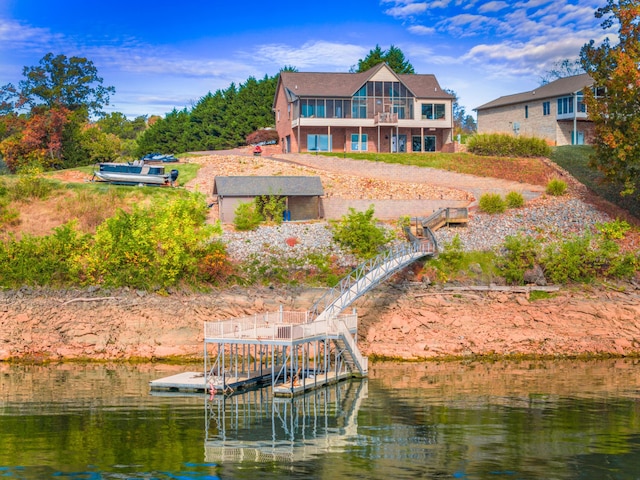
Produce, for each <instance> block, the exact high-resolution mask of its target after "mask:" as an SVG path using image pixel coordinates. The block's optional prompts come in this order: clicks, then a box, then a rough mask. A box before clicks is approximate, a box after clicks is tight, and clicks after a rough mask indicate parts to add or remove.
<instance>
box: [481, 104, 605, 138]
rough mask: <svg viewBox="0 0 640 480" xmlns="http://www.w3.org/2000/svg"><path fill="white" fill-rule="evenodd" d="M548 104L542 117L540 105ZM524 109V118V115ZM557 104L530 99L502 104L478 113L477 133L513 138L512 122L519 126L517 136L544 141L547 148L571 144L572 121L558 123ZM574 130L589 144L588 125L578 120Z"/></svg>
mask: <svg viewBox="0 0 640 480" xmlns="http://www.w3.org/2000/svg"><path fill="white" fill-rule="evenodd" d="M544 102H549V107H550V112H549V114H548V115H544V114H543V103H544ZM525 106H527V107H528V109H527V110H528V117H527V116H526V114H525ZM557 113H558V106H557V101H556V99H555V98H552V99H540V100H533V101H531V102H528V103H526V104H525V103H521V104H517V105H506V106H503V107H496V108H491V109H487V110H480V111H478V133H481V134H482V133H507V134H509V135H514V134H515V133H514V130H513V125H514V123H519V124H520V131H519V133H518V135H520V136H525V137H537V138H542V139H545V140H547V142H548V143H549V144H550V145H571V131H572V130H573V122H572V121H562V122H558V121H557V120H556V117H557ZM578 131H579V132H583V133H584V141H585V143H587V144H589V143H591V142H592V139H593V125H592V124H591V122H586V121H579V122H578Z"/></svg>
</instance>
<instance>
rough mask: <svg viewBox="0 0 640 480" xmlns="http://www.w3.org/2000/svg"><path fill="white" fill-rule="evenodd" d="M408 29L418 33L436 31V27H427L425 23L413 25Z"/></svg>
mask: <svg viewBox="0 0 640 480" xmlns="http://www.w3.org/2000/svg"><path fill="white" fill-rule="evenodd" d="M407 30H409V31H410V32H411V33H414V34H416V35H432V34H434V33H435V32H436V29H435V28H433V27H425V26H424V25H412V26H410V27H409V28H407Z"/></svg>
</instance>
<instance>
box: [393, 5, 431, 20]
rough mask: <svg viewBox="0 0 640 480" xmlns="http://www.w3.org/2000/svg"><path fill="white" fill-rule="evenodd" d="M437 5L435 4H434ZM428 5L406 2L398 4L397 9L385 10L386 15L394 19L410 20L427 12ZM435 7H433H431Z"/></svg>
mask: <svg viewBox="0 0 640 480" xmlns="http://www.w3.org/2000/svg"><path fill="white" fill-rule="evenodd" d="M434 3H435V2H434ZM427 6H428V5H427V4H426V3H424V2H419V3H412V2H411V3H406V2H396V6H395V7H391V8H389V9H387V10H385V12H384V13H385V14H387V15H390V16H392V17H394V18H409V17H413V16H414V15H419V14H421V13H424V12H426V11H427ZM431 7H433V5H431Z"/></svg>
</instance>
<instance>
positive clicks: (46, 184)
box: [9, 166, 56, 200]
mask: <svg viewBox="0 0 640 480" xmlns="http://www.w3.org/2000/svg"><path fill="white" fill-rule="evenodd" d="M41 173H42V168H41V167H39V166H25V167H22V168H21V169H20V171H19V172H18V181H17V182H16V183H14V184H13V186H12V187H11V188H10V189H9V196H10V197H11V198H12V199H13V200H31V199H33V198H38V199H45V198H47V197H48V196H49V194H50V193H51V192H52V191H53V190H54V189H55V186H56V184H55V183H54V182H53V181H51V180H49V179H47V178H43V177H41V176H40V174H41Z"/></svg>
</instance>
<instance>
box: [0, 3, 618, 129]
mask: <svg viewBox="0 0 640 480" xmlns="http://www.w3.org/2000/svg"><path fill="white" fill-rule="evenodd" d="M604 4H605V0H566V1H559V0H522V1H518V0H515V1H513V0H511V1H500V0H498V1H482V0H466V1H463V0H432V1H420V0H369V1H366V0H349V1H345V0H340V1H338V0H323V1H321V2H305V1H299V0H298V1H296V2H293V1H289V0H281V1H280V2H265V1H262V0H261V1H246V0H245V1H228V0H224V1H223V0H199V1H196V0H178V1H173V2H165V1H162V0H160V1H158V0H155V1H148V0H128V1H123V0H110V1H109V2H97V1H95V0H57V1H52V0H0V85H4V84H6V83H8V82H11V83H14V84H17V82H18V81H19V80H21V78H22V68H23V67H24V66H35V65H37V64H38V62H39V60H40V59H41V58H42V57H43V56H44V55H45V54H46V53H48V52H52V53H53V54H54V55H58V54H64V55H67V56H69V57H70V56H82V57H87V58H88V59H89V60H92V61H93V62H94V64H95V66H96V67H97V68H98V72H99V75H100V76H102V77H103V78H104V85H113V86H114V87H115V88H116V93H115V95H113V96H112V98H111V105H110V106H109V107H107V108H106V109H105V110H106V111H119V112H122V113H124V114H126V115H127V116H129V117H130V118H133V117H135V116H137V115H145V114H147V115H152V114H157V115H163V114H165V113H167V112H169V111H171V110H172V109H173V108H174V107H175V108H178V109H181V108H184V107H187V108H189V107H191V106H192V105H193V104H195V103H196V102H197V101H198V100H199V99H200V98H201V97H202V96H204V95H206V93H207V92H209V91H211V92H215V91H216V90H218V89H225V88H227V87H228V86H229V85H230V84H231V82H236V83H237V84H238V83H242V82H244V81H245V80H246V79H247V78H248V77H250V76H254V77H256V78H262V77H264V75H265V74H268V75H275V74H276V73H277V72H278V71H279V70H280V68H281V67H283V66H285V65H289V66H294V67H296V68H297V69H298V70H299V71H315V72H346V71H348V70H349V68H350V67H351V66H353V65H356V64H357V62H358V59H361V58H364V57H365V56H366V55H367V53H368V52H369V50H371V49H373V48H374V47H375V45H376V44H378V45H380V46H381V47H382V48H383V49H387V48H388V47H389V46H390V45H392V44H393V45H395V46H397V47H399V48H400V49H401V50H402V51H403V52H404V54H405V56H406V58H407V59H408V60H409V61H410V62H411V64H412V65H413V66H414V68H415V70H416V73H432V74H434V75H436V77H437V78H438V80H439V82H440V85H441V86H442V87H443V88H447V89H451V90H454V91H455V92H456V93H457V94H458V96H459V98H460V104H461V105H463V106H464V107H466V109H467V112H468V113H473V112H472V111H471V110H472V109H473V108H475V107H478V106H480V105H482V104H483V103H486V102H488V101H491V100H493V99H495V98H497V97H499V96H501V95H509V94H512V93H518V92H522V91H527V90H531V89H534V88H535V87H536V86H538V85H539V83H540V77H541V75H542V74H544V73H545V72H546V71H548V70H549V69H550V68H552V66H553V64H554V63H555V62H557V61H560V60H563V59H565V58H569V59H575V58H577V57H578V54H579V52H580V48H581V47H582V45H584V44H585V43H586V42H588V41H589V40H591V39H594V40H595V41H596V42H597V43H599V42H600V41H601V40H602V39H603V38H604V36H605V34H607V33H609V35H611V33H612V32H611V31H610V32H605V31H603V30H602V28H601V27H600V20H598V19H596V18H595V17H594V12H595V10H596V8H598V7H602V6H604Z"/></svg>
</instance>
